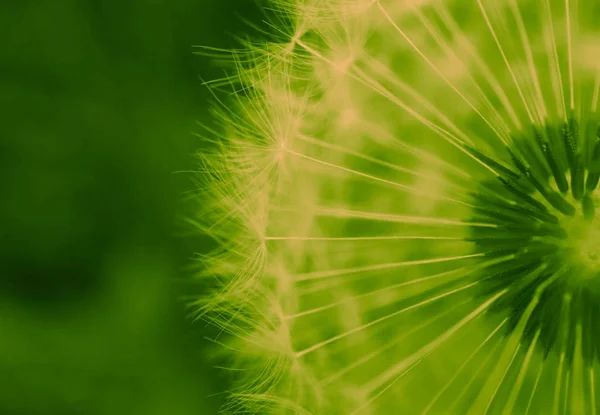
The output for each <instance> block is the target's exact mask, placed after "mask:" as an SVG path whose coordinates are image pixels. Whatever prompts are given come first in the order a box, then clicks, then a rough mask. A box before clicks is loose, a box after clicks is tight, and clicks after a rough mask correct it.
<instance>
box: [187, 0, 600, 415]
mask: <svg viewBox="0 0 600 415" xmlns="http://www.w3.org/2000/svg"><path fill="white" fill-rule="evenodd" d="M269 9H270V10H271V11H272V12H273V13H274V15H275V17H273V18H270V19H268V20H267V21H266V22H265V26H266V28H265V32H266V33H269V34H270V40H269V41H266V42H258V41H247V40H246V41H244V43H243V44H244V47H245V49H243V50H238V51H235V52H231V53H230V54H225V52H223V53H221V54H220V56H219V57H221V58H225V56H228V59H229V61H230V66H229V69H230V71H231V74H230V75H228V76H227V77H225V78H224V79H222V80H218V81H215V82H213V83H210V85H211V87H212V90H213V91H214V92H215V98H216V99H217V100H220V101H221V103H220V105H218V110H216V111H215V119H216V120H218V122H219V123H220V124H221V130H219V131H212V130H211V131H209V133H210V134H208V135H209V136H210V137H211V138H210V139H207V140H209V141H210V142H211V144H212V150H211V151H210V152H208V153H207V154H205V155H203V156H202V157H201V167H202V168H201V175H200V177H201V178H200V182H201V186H202V187H201V189H202V190H203V193H205V194H207V195H208V196H206V197H203V198H202V207H201V209H199V214H198V216H199V218H200V219H199V220H198V223H199V224H200V225H199V226H201V228H202V231H203V232H204V233H205V234H206V235H208V236H210V237H212V238H213V239H214V240H215V242H216V245H217V246H218V248H217V249H216V250H215V251H214V252H213V253H210V254H207V255H205V256H203V257H202V258H201V260H202V262H203V263H202V266H203V267H202V268H203V271H202V272H201V278H203V279H205V280H208V281H210V282H211V283H212V284H213V285H214V290H213V291H212V293H211V295H209V296H204V297H202V298H200V299H199V300H198V302H197V305H198V307H199V313H200V315H201V316H202V317H203V318H205V319H207V320H208V321H209V322H210V323H211V324H212V325H214V326H215V327H216V328H217V329H218V332H219V340H220V339H221V337H223V341H222V342H221V341H219V344H223V343H224V344H226V345H229V346H227V347H229V348H230V349H228V350H230V351H228V352H226V353H224V355H225V359H226V360H229V361H230V363H229V366H230V367H232V368H233V369H235V371H234V372H232V373H235V374H236V375H238V374H239V376H237V377H236V379H235V382H234V384H233V386H232V391H231V400H230V401H228V403H227V405H226V408H225V410H226V411H230V412H233V413H237V412H240V413H243V412H247V413H257V414H268V413H273V414H287V413H290V414H291V413H294V414H296V413H306V414H361V415H364V414H388V413H389V414H396V413H398V408H402V410H403V411H404V412H403V413H407V414H413V413H414V414H427V413H430V414H432V413H460V414H473V415H474V414H481V413H527V412H528V411H529V413H556V414H558V413H594V412H593V411H595V408H596V396H597V394H598V393H600V391H597V390H596V386H597V383H598V382H597V381H595V371H596V368H597V365H598V364H599V362H600V336H598V331H597V329H596V326H595V321H596V319H597V318H600V306H599V304H600V301H599V300H600V289H599V288H600V276H599V275H600V274H599V273H600V248H598V246H600V244H599V243H600V222H599V221H600V219H599V215H597V212H596V211H597V206H598V204H599V203H600V196H599V195H600V193H599V192H600V190H599V189H598V182H599V181H600V144H599V142H600V136H599V121H600V117H599V114H598V95H599V92H598V91H599V90H600V76H599V73H600V72H599V71H598V69H599V68H598V63H597V59H594V58H593V55H594V54H595V52H596V49H597V45H598V42H597V39H598V36H599V34H598V30H597V25H595V24H594V21H595V19H597V18H598V16H600V7H599V6H598V5H597V4H595V2H593V1H590V0H560V1H559V0H525V1H521V0H519V1H517V0H502V1H492V0H470V1H468V2H465V1H462V0H460V1H459V0H454V1H445V0H427V1H426V0H421V1H411V0H375V1H373V0H276V1H271V2H270V3H269ZM222 60H227V59H222ZM224 89H226V90H227V92H228V93H227V94H226V96H227V98H221V97H222V96H223V95H222V93H223V90H224ZM231 92H233V93H231ZM540 391H553V392H552V398H551V399H548V395H546V394H545V392H540Z"/></svg>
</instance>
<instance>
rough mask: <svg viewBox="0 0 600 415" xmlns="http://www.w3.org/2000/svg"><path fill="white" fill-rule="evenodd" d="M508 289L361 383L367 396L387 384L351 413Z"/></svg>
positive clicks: (477, 315) (355, 412) (368, 401)
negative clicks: (409, 354)
mask: <svg viewBox="0 0 600 415" xmlns="http://www.w3.org/2000/svg"><path fill="white" fill-rule="evenodd" d="M507 291H508V289H505V290H503V291H501V292H499V293H497V294H496V295H494V296H493V297H492V298H490V299H489V300H487V301H486V302H485V303H483V304H482V305H480V306H479V307H478V308H477V309H475V310H474V311H472V312H471V313H470V314H469V315H467V316H466V317H465V318H463V319H462V320H461V321H459V322H458V323H456V324H455V325H454V326H452V327H451V328H449V329H448V330H447V331H446V332H444V333H443V334H442V335H440V336H439V337H438V338H436V339H435V340H434V341H432V342H431V343H428V344H427V345H425V346H423V347H422V348H421V349H419V350H418V351H417V352H415V353H413V354H412V355H411V356H409V357H408V358H406V359H404V360H402V361H401V362H399V363H397V364H395V365H394V366H392V367H391V368H390V369H388V370H386V371H385V372H383V373H381V374H380V375H378V376H377V377H375V378H374V379H372V380H371V381H369V382H368V383H367V384H365V385H363V390H364V391H365V392H366V394H367V396H369V395H371V394H372V393H373V392H374V391H375V390H377V389H378V388H380V387H381V386H382V385H385V384H387V385H386V386H385V387H384V388H383V389H381V390H380V391H379V392H377V393H376V394H375V395H373V396H372V397H371V398H369V399H368V400H367V402H365V403H364V404H363V405H361V406H360V407H359V408H357V409H356V410H355V411H354V412H352V414H351V415H353V414H357V413H359V412H360V411H362V410H363V409H365V408H366V407H367V406H368V405H370V404H371V403H372V402H373V401H374V400H375V399H377V398H378V397H379V396H381V395H382V394H383V393H385V392H386V391H387V390H388V389H390V388H391V387H392V386H393V385H394V384H395V383H396V382H397V381H398V380H399V379H401V378H402V377H403V376H404V375H405V374H406V373H407V372H408V371H409V370H411V369H412V368H413V367H414V366H415V365H417V364H418V363H420V362H421V361H422V360H423V359H425V358H426V357H427V356H429V355H430V354H431V353H433V352H434V351H435V350H436V349H437V348H438V347H440V346H441V345H442V344H444V343H445V342H446V341H447V340H448V339H449V338H450V337H452V336H453V335H454V334H456V332H457V331H459V330H460V329H461V328H463V327H464V326H466V325H467V324H468V323H470V322H471V321H473V320H474V319H476V318H477V317H479V316H480V315H481V314H482V313H483V312H484V311H485V310H487V309H488V308H489V307H490V306H491V305H492V304H493V303H494V302H495V301H496V300H497V299H498V298H500V297H501V296H503V295H504V294H506V292H507Z"/></svg>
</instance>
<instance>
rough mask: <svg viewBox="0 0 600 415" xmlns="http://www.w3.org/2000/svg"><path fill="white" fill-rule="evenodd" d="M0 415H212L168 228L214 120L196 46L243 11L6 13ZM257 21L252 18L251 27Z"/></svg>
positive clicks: (194, 240) (212, 395)
mask: <svg viewBox="0 0 600 415" xmlns="http://www.w3.org/2000/svg"><path fill="white" fill-rule="evenodd" d="M0 9H1V12H0V27H2V28H3V36H2V40H3V42H7V43H6V45H5V46H4V47H2V54H1V55H0V68H1V72H2V77H1V78H0V82H1V85H0V90H1V91H2V93H1V94H0V105H1V108H2V113H3V116H2V124H3V125H2V130H1V131H2V134H1V138H0V169H1V174H0V177H1V178H0V182H1V183H2V185H1V190H2V193H1V197H0V201H1V203H0V246H1V249H2V257H1V258H0V414H121V413H123V414H173V415H178V414H213V413H216V412H217V409H218V407H219V405H220V403H221V402H222V399H223V394H222V392H223V390H224V389H225V388H226V380H225V379H224V378H222V377H221V375H220V373H219V372H218V371H217V370H215V369H213V368H212V366H211V364H210V363H209V362H207V359H206V355H207V350H208V344H207V342H206V341H205V340H203V338H204V335H205V333H203V329H204V328H203V326H202V325H201V324H199V323H196V324H193V323H192V322H191V321H190V319H189V318H187V315H186V314H187V312H188V311H187V310H186V309H185V307H184V302H183V301H182V299H181V298H182V296H183V295H184V294H186V293H189V292H190V290H189V284H187V283H185V282H184V280H185V279H186V278H188V277H189V275H190V274H191V270H190V269H189V268H190V267H189V265H190V263H191V261H190V259H191V258H192V256H193V253H194V252H197V251H201V250H203V249H205V246H204V245H205V244H206V241H203V240H202V239H201V237H200V236H198V235H193V232H190V229H186V228H185V226H184V225H183V221H179V220H178V217H180V216H181V215H184V214H185V213H186V211H189V209H192V208H193V204H192V203H186V202H184V200H185V198H186V192H188V191H190V190H192V189H193V184H192V181H191V175H190V174H189V173H179V174H176V173H175V172H177V171H189V170H190V169H192V168H194V163H195V161H194V159H193V157H192V155H193V153H194V152H195V151H196V150H197V149H198V148H199V147H200V146H201V143H200V140H199V139H198V138H197V137H195V136H194V135H193V133H194V132H199V131H200V127H199V126H198V124H197V122H203V121H205V120H206V119H207V117H208V113H207V102H208V100H209V94H208V93H207V90H206V89H205V88H204V87H203V86H202V85H201V82H200V80H199V78H198V77H199V76H202V77H203V78H206V79H211V78H215V77H218V76H220V75H221V73H222V72H221V70H220V69H219V68H217V67H216V66H214V65H211V64H210V62H209V61H208V59H206V58H203V57H199V56H194V55H193V51H194V49H193V47H192V45H198V44H207V45H212V46H221V47H230V46H232V45H233V44H234V40H233V36H232V34H233V33H236V32H240V31H242V30H244V28H245V24H244V23H243V22H242V19H241V18H236V17H235V16H232V14H233V13H234V12H235V13H236V14H237V15H238V16H243V17H245V18H250V19H255V18H256V10H255V7H254V6H253V3H252V2H251V1H247V0H222V1H218V2H213V1H210V2H209V1H207V0H169V1H166V0H102V1H92V0H88V1H76V0H62V1H5V2H2V5H1V6H0ZM253 14H254V16H255V17H252V16H253Z"/></svg>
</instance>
